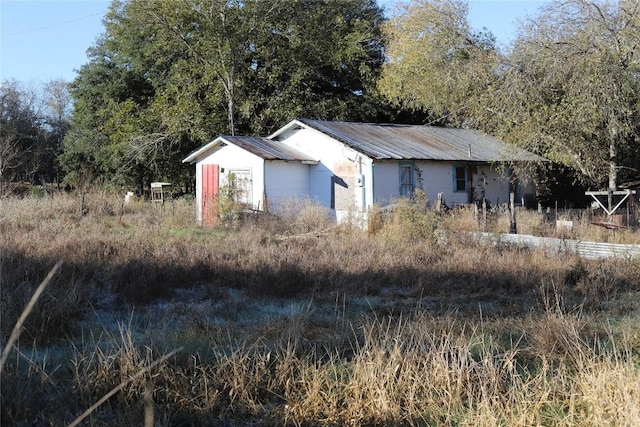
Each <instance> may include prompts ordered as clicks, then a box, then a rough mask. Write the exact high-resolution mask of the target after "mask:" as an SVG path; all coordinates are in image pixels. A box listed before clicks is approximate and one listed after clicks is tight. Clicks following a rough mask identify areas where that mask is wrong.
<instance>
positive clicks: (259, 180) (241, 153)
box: [196, 145, 264, 221]
mask: <svg viewBox="0 0 640 427" xmlns="http://www.w3.org/2000/svg"><path fill="white" fill-rule="evenodd" d="M205 164H207V165H211V164H216V165H219V166H220V187H222V186H224V185H225V184H226V183H227V179H228V175H229V172H230V171H232V170H236V169H240V170H250V171H251V180H252V182H251V188H252V195H251V201H252V205H253V208H254V209H258V208H261V207H262V206H263V200H262V196H263V193H264V171H263V167H264V166H263V164H264V161H263V160H262V159H261V158H260V157H258V156H256V155H254V154H251V153H249V152H248V151H245V150H243V149H241V148H238V147H236V146H235V145H226V146H224V147H221V148H220V149H218V150H217V151H215V152H213V153H211V154H210V155H209V156H207V157H205V158H203V159H201V160H200V161H198V162H197V163H196V205H197V207H198V212H197V213H198V221H202V165H205Z"/></svg>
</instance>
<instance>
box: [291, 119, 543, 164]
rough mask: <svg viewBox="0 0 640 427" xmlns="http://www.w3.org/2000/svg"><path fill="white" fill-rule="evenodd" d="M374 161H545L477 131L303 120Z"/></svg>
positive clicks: (423, 126) (304, 122)
mask: <svg viewBox="0 0 640 427" xmlns="http://www.w3.org/2000/svg"><path fill="white" fill-rule="evenodd" d="M298 122H299V123H301V124H303V125H305V126H308V127H310V128H313V129H315V130H317V131H319V132H322V133H324V134H326V135H328V136H330V137H332V138H334V139H336V140H338V141H341V142H342V143H344V144H346V145H348V146H349V147H351V148H352V149H354V150H356V151H358V152H360V153H362V154H364V155H366V156H367V157H370V158H372V159H374V160H453V161H458V160H464V161H478V162H494V161H508V160H517V161H544V160H545V159H544V158H543V157H540V156H538V155H536V154H533V153H531V152H529V151H526V150H523V149H520V148H517V147H513V146H510V145H507V144H505V143H503V142H501V141H499V140H498V139H496V138H494V137H492V136H489V135H486V134H484V133H481V132H479V131H475V130H469V129H460V128H446V127H437V126H425V125H403V124H375V123H354V122H333V121H322V120H308V119H300V120H298Z"/></svg>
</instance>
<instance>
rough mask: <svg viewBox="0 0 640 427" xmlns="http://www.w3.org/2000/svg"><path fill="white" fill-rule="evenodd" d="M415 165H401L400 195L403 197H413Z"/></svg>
mask: <svg viewBox="0 0 640 427" xmlns="http://www.w3.org/2000/svg"><path fill="white" fill-rule="evenodd" d="M413 167H414V166H413V163H400V165H399V172H400V195H401V196H402V197H412V196H413Z"/></svg>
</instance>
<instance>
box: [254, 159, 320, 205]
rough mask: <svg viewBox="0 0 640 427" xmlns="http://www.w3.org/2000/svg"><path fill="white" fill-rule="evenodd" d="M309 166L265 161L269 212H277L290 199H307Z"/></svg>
mask: <svg viewBox="0 0 640 427" xmlns="http://www.w3.org/2000/svg"><path fill="white" fill-rule="evenodd" d="M309 167H313V166H309V165H303V164H302V163H300V162H284V161H281V160H267V161H265V173H264V176H265V191H266V193H267V203H268V208H269V210H271V211H273V212H277V211H278V209H279V208H280V207H282V206H283V203H284V202H286V201H287V200H291V199H305V198H308V197H309Z"/></svg>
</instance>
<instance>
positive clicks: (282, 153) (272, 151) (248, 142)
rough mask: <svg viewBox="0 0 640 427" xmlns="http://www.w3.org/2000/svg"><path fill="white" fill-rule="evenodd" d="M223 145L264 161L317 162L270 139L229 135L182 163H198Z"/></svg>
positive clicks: (210, 143)
mask: <svg viewBox="0 0 640 427" xmlns="http://www.w3.org/2000/svg"><path fill="white" fill-rule="evenodd" d="M223 144H232V145H235V146H237V147H240V148H242V149H243V150H246V151H248V152H250V153H252V154H255V155H256V156H258V157H260V158H262V159H264V160H284V161H302V162H315V159H312V158H311V157H310V156H309V155H307V154H303V153H301V152H300V151H298V150H296V149H294V148H291V147H287V146H284V145H282V144H281V143H279V142H277V141H274V140H271V139H268V138H261V137H256V136H229V135H222V136H219V137H218V138H216V139H214V140H213V141H211V142H209V143H208V144H205V145H203V146H202V147H200V148H198V149H197V150H195V151H194V152H192V153H191V154H189V155H188V156H187V157H186V158H185V159H184V160H183V161H182V162H183V163H194V162H197V161H198V160H200V159H201V158H203V157H206V156H208V155H209V154H211V153H212V152H213V151H214V150H217V149H219V148H220V147H221V146H223Z"/></svg>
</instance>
